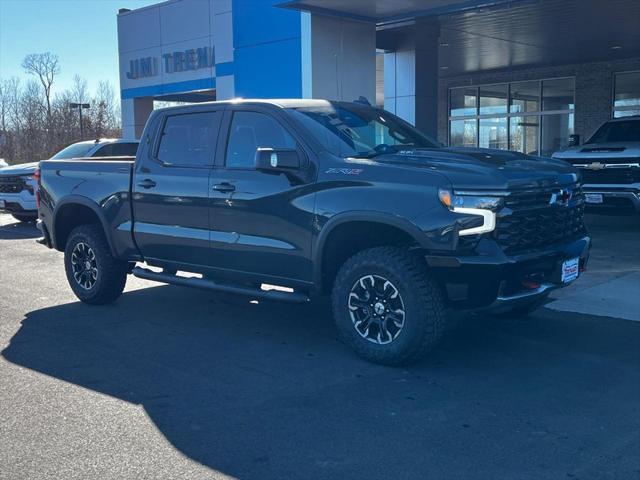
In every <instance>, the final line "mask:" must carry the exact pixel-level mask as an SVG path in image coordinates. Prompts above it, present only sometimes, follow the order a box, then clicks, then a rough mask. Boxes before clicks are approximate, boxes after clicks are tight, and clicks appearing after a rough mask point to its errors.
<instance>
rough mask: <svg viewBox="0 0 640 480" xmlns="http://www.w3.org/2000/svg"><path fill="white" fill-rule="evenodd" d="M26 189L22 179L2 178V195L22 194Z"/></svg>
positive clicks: (0, 179) (0, 188)
mask: <svg viewBox="0 0 640 480" xmlns="http://www.w3.org/2000/svg"><path fill="white" fill-rule="evenodd" d="M24 187H25V185H24V182H23V181H22V179H21V178H20V177H0V193H20V192H21V191H22V190H24Z"/></svg>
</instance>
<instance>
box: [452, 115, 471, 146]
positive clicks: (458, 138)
mask: <svg viewBox="0 0 640 480" xmlns="http://www.w3.org/2000/svg"><path fill="white" fill-rule="evenodd" d="M450 125H451V130H450V132H449V138H450V141H449V144H450V145H451V146H452V147H475V146H476V139H477V136H478V135H477V134H478V132H477V126H476V119H475V118H474V119H471V120H453V121H452V122H451V123H450Z"/></svg>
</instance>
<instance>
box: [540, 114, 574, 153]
mask: <svg viewBox="0 0 640 480" xmlns="http://www.w3.org/2000/svg"><path fill="white" fill-rule="evenodd" d="M541 119H542V122H541V126H542V128H541V141H540V155H542V156H543V157H550V156H551V155H552V154H553V152H556V151H558V150H560V149H561V148H563V147H566V146H567V144H568V141H569V135H573V113H563V114H559V115H543V116H542V117H541Z"/></svg>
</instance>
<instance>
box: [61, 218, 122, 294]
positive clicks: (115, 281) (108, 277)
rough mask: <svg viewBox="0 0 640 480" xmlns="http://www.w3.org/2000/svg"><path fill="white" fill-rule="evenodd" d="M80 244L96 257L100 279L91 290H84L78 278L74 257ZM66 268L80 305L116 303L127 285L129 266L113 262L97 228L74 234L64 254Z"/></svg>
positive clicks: (79, 229) (80, 229)
mask: <svg viewBox="0 0 640 480" xmlns="http://www.w3.org/2000/svg"><path fill="white" fill-rule="evenodd" d="M80 243H82V244H84V245H87V246H88V247H89V248H90V249H91V250H92V251H93V252H94V255H95V263H96V268H97V278H96V279H95V283H94V284H93V285H92V286H91V288H83V287H82V286H81V285H80V284H79V283H78V281H76V279H75V277H74V268H73V264H72V255H73V252H74V249H75V248H76V246H77V245H78V244H80ZM64 267H65V271H66V273H67V281H68V282H69V286H71V290H73V293H75V295H76V297H78V299H79V300H80V301H82V302H84V303H89V304H92V305H103V304H106V303H111V302H113V301H115V300H116V299H117V298H118V297H119V296H120V295H121V294H122V291H123V290H124V286H125V283H126V281H127V271H128V264H127V262H123V261H121V260H116V259H115V258H113V256H112V255H111V250H110V249H109V245H108V244H107V240H106V238H105V235H104V232H103V231H102V228H101V227H100V226H99V225H95V224H92V225H81V226H79V227H76V228H74V229H73V230H72V231H71V233H70V234H69V238H68V240H67V244H66V247H65V251H64Z"/></svg>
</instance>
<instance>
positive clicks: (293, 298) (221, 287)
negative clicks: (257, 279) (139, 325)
mask: <svg viewBox="0 0 640 480" xmlns="http://www.w3.org/2000/svg"><path fill="white" fill-rule="evenodd" d="M131 273H132V274H133V275H134V276H135V277H138V278H144V279H145V280H153V281H154V282H162V283H170V284H171V285H179V286H182V287H192V288H200V289H202V290H214V291H217V292H225V293H233V294H237V295H247V296H250V297H259V298H265V299H268V300H277V301H281V302H292V303H304V302H308V301H309V297H308V296H307V295H305V294H304V293H301V292H282V291H279V290H262V289H260V288H251V287H245V286H240V285H230V284H224V283H216V282H214V281H213V280H208V279H206V278H187V277H179V276H177V275H172V274H170V273H164V272H154V271H152V270H149V269H147V268H142V267H135V268H134V269H133V270H132V272H131Z"/></svg>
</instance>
